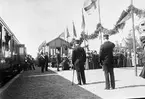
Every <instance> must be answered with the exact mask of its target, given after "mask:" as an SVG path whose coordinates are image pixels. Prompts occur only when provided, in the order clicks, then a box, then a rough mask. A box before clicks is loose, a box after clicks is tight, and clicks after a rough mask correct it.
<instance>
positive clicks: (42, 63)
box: [39, 52, 45, 73]
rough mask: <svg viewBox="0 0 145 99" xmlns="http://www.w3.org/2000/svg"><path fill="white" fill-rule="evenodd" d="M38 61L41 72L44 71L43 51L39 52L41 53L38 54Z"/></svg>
mask: <svg viewBox="0 0 145 99" xmlns="http://www.w3.org/2000/svg"><path fill="white" fill-rule="evenodd" d="M39 63H40V64H39V65H40V67H41V72H42V73H43V72H44V68H45V57H44V54H43V52H41V54H40V57H39Z"/></svg>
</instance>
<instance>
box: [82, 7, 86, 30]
mask: <svg viewBox="0 0 145 99" xmlns="http://www.w3.org/2000/svg"><path fill="white" fill-rule="evenodd" d="M85 25H86V24H85V17H84V13H83V9H82V29H83V31H85Z"/></svg>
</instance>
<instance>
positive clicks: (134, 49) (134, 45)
mask: <svg viewBox="0 0 145 99" xmlns="http://www.w3.org/2000/svg"><path fill="white" fill-rule="evenodd" d="M131 5H133V0H131ZM131 17H132V30H133V32H132V33H133V51H134V63H135V66H134V67H135V76H137V66H136V43H135V29H134V13H133V10H131Z"/></svg>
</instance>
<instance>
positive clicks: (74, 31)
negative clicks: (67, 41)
mask: <svg viewBox="0 0 145 99" xmlns="http://www.w3.org/2000/svg"><path fill="white" fill-rule="evenodd" d="M73 33H74V36H75V37H77V33H76V29H75V25H74V22H73Z"/></svg>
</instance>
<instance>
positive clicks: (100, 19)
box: [98, 0, 102, 44]
mask: <svg viewBox="0 0 145 99" xmlns="http://www.w3.org/2000/svg"><path fill="white" fill-rule="evenodd" d="M98 15H99V23H100V24H101V15H100V0H98ZM100 34H101V44H102V32H100Z"/></svg>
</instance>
